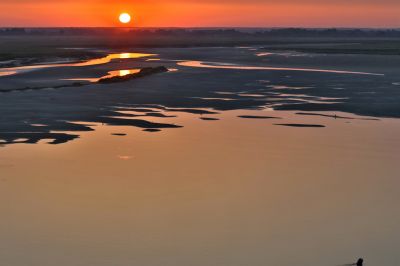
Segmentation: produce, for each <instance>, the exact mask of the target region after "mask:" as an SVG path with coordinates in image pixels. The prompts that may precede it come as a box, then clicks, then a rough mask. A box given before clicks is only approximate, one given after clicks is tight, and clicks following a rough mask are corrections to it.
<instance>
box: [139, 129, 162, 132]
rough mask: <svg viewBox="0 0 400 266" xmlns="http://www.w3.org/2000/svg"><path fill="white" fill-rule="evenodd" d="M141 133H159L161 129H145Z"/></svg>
mask: <svg viewBox="0 0 400 266" xmlns="http://www.w3.org/2000/svg"><path fill="white" fill-rule="evenodd" d="M143 131H146V132H153V133H154V132H160V131H161V129H158V128H146V129H143Z"/></svg>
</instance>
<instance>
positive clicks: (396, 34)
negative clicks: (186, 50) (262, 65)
mask: <svg viewBox="0 0 400 266" xmlns="http://www.w3.org/2000/svg"><path fill="white" fill-rule="evenodd" d="M105 34H121V35H130V34H132V35H133V34H134V35H136V36H137V35H140V36H177V37H201V36H208V37H210V36H220V37H221V36H226V37H253V38H257V37H260V38H263V37H352V38H357V37H358V38H400V29H336V28H330V29H307V28H279V29H233V28H232V29H200V28H199V29H184V28H154V29H150V28H142V29H140V28H0V36H18V35H32V36H35V35H44V36H46V35H56V36H57V35H62V36H63V35H65V36H68V35H105Z"/></svg>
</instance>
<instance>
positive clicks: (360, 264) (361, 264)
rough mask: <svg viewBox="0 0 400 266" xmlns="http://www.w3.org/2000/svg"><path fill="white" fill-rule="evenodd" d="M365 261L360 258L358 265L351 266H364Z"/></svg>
mask: <svg viewBox="0 0 400 266" xmlns="http://www.w3.org/2000/svg"><path fill="white" fill-rule="evenodd" d="M363 263H364V260H363V259H362V258H359V259H358V260H357V262H356V263H353V264H350V265H355V266H363Z"/></svg>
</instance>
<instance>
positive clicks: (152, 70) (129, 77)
mask: <svg viewBox="0 0 400 266" xmlns="http://www.w3.org/2000/svg"><path fill="white" fill-rule="evenodd" d="M163 72H168V68H166V67H164V66H158V67H145V68H142V69H141V70H140V71H139V72H138V73H133V74H129V75H125V76H116V77H111V78H102V79H100V80H99V81H98V82H97V83H100V84H109V83H117V82H125V81H129V80H132V79H137V78H142V77H146V76H150V75H153V74H157V73H163Z"/></svg>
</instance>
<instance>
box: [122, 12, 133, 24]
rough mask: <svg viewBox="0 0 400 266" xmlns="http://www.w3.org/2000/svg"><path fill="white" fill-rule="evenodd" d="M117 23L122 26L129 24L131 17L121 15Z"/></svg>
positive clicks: (126, 14)
mask: <svg viewBox="0 0 400 266" xmlns="http://www.w3.org/2000/svg"><path fill="white" fill-rule="evenodd" d="M119 21H120V22H121V23H123V24H127V23H129V22H131V15H129V14H128V13H121V15H119Z"/></svg>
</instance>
